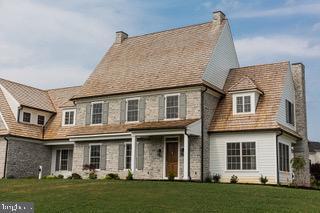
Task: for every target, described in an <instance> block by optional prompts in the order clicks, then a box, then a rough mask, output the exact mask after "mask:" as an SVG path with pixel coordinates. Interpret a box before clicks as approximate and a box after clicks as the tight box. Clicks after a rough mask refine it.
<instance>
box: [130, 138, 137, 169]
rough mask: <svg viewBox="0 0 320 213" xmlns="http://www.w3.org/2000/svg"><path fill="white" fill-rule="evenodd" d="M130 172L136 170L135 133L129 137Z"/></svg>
mask: <svg viewBox="0 0 320 213" xmlns="http://www.w3.org/2000/svg"><path fill="white" fill-rule="evenodd" d="M131 144H132V145H131V172H132V174H133V173H134V172H135V170H136V144H137V138H136V136H135V135H132V138H131Z"/></svg>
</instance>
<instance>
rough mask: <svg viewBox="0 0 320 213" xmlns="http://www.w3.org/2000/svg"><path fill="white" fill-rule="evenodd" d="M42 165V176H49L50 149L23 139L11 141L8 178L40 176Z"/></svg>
mask: <svg viewBox="0 0 320 213" xmlns="http://www.w3.org/2000/svg"><path fill="white" fill-rule="evenodd" d="M40 165H41V166H42V168H43V173H42V174H43V175H49V174H50V167H51V148H50V147H47V146H44V145H43V144H41V143H35V142H29V141H26V140H23V139H15V138H10V139H9V142H8V153H7V171H6V177H10V176H11V177H15V178H21V177H35V176H38V174H39V171H38V169H39V166H40Z"/></svg>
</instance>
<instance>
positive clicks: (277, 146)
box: [276, 130, 283, 185]
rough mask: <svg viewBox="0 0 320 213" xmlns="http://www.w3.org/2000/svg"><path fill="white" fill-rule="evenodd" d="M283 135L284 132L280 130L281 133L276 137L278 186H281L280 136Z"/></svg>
mask: <svg viewBox="0 0 320 213" xmlns="http://www.w3.org/2000/svg"><path fill="white" fill-rule="evenodd" d="M282 134H283V131H282V130H280V133H278V134H277V136H276V157H277V184H278V185H279V184H280V177H279V174H280V173H279V136H281V135H282Z"/></svg>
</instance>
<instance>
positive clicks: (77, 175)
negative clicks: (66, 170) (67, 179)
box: [71, 173, 82, 180]
mask: <svg viewBox="0 0 320 213" xmlns="http://www.w3.org/2000/svg"><path fill="white" fill-rule="evenodd" d="M71 179H74V180H77V179H82V177H81V175H79V174H77V173H72V175H71Z"/></svg>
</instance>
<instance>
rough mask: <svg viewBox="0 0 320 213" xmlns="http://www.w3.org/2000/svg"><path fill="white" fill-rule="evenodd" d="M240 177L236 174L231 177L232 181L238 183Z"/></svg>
mask: <svg viewBox="0 0 320 213" xmlns="http://www.w3.org/2000/svg"><path fill="white" fill-rule="evenodd" d="M238 181H239V179H238V177H237V176H236V175H232V176H231V178H230V183H238Z"/></svg>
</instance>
